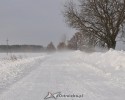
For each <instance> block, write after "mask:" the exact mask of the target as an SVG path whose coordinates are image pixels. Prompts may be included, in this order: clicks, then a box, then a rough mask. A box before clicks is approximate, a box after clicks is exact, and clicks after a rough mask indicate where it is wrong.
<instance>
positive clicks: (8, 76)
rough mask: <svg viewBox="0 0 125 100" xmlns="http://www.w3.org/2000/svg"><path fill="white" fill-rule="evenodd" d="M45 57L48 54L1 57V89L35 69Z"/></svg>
mask: <svg viewBox="0 0 125 100" xmlns="http://www.w3.org/2000/svg"><path fill="white" fill-rule="evenodd" d="M45 57H46V54H39V56H37V57H31V55H30V57H28V56H24V55H23V56H22V55H21V56H17V55H14V56H12V55H11V56H7V57H5V56H4V58H2V57H1V59H0V91H2V90H3V89H4V88H6V87H7V86H8V85H10V84H12V83H13V82H15V81H17V80H19V79H20V78H22V77H23V76H25V75H26V74H28V73H29V72H30V71H31V70H33V69H35V68H36V67H37V66H38V65H39V64H40V62H41V61H42V60H43V59H44V58H45Z"/></svg>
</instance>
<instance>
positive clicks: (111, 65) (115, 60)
mask: <svg viewBox="0 0 125 100" xmlns="http://www.w3.org/2000/svg"><path fill="white" fill-rule="evenodd" d="M73 55H74V57H76V58H77V59H78V60H79V61H80V62H83V63H86V64H88V65H89V66H90V67H91V69H94V70H95V71H96V72H97V73H99V75H102V76H104V77H107V78H109V80H112V83H117V84H118V85H119V86H121V87H124V86H125V77H124V76H125V51H116V50H112V49H111V50H109V51H107V52H94V53H85V52H81V51H76V52H75V53H73ZM83 68H84V66H83Z"/></svg>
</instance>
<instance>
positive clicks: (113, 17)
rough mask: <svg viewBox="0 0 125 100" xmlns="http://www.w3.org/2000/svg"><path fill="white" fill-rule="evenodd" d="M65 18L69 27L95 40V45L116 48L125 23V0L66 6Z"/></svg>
mask: <svg viewBox="0 0 125 100" xmlns="http://www.w3.org/2000/svg"><path fill="white" fill-rule="evenodd" d="M64 17H65V18H66V22H67V23H68V25H69V26H71V27H73V28H75V29H77V30H79V31H80V32H82V33H83V35H84V36H85V37H88V38H90V41H91V40H92V39H91V38H93V39H94V40H96V41H94V45H95V44H101V46H107V48H115V45H116V41H115V39H116V37H117V35H118V33H119V32H120V30H121V26H124V25H125V23H124V21H125V0H79V4H76V3H74V2H73V1H69V2H67V3H66V5H65V10H64Z"/></svg>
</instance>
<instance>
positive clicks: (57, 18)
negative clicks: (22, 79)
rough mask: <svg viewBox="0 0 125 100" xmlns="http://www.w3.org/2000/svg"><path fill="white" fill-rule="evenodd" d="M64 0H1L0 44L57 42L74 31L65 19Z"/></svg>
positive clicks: (45, 43)
mask: <svg viewBox="0 0 125 100" xmlns="http://www.w3.org/2000/svg"><path fill="white" fill-rule="evenodd" d="M65 1H67V0H0V44H6V39H7V38H8V39H9V44H39V45H44V46H46V45H47V44H48V43H49V42H50V41H53V42H54V44H57V43H58V42H59V41H60V40H61V38H62V36H63V35H64V34H66V35H67V37H68V38H70V37H71V36H72V34H74V32H75V30H73V29H71V28H69V27H68V26H67V25H66V24H65V21H64V18H63V15H62V12H61V11H63V4H64V3H65Z"/></svg>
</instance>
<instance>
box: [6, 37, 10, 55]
mask: <svg viewBox="0 0 125 100" xmlns="http://www.w3.org/2000/svg"><path fill="white" fill-rule="evenodd" d="M6 42H7V55H8V53H9V40H8V38H7V40H6Z"/></svg>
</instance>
